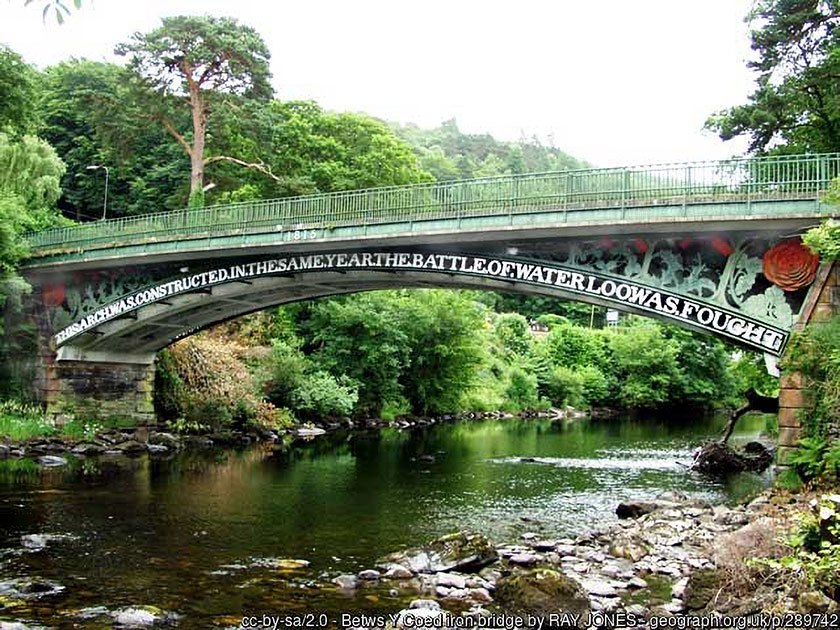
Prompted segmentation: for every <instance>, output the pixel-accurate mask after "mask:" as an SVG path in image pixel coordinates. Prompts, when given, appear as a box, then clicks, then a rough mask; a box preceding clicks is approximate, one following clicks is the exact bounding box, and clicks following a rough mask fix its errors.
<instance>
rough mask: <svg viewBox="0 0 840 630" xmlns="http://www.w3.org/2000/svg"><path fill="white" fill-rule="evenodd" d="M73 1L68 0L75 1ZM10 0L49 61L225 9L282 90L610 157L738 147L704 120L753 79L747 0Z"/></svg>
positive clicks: (17, 20) (28, 40) (88, 53)
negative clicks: (261, 51)
mask: <svg viewBox="0 0 840 630" xmlns="http://www.w3.org/2000/svg"><path fill="white" fill-rule="evenodd" d="M65 2H66V3H67V4H68V5H70V6H72V0H65ZM23 4H24V0H0V42H2V43H4V44H6V45H8V46H10V47H11V48H12V49H14V50H15V51H17V52H18V53H20V54H22V55H23V56H24V58H25V59H26V60H27V61H29V62H30V63H34V64H36V65H38V66H40V67H43V66H47V65H49V64H53V63H56V62H58V61H61V60H63V59H67V58H70V57H74V56H75V57H87V58H90V59H95V60H106V61H117V60H119V61H122V60H121V59H120V58H117V57H115V56H114V54H113V50H114V46H115V45H116V44H117V43H119V42H122V41H125V40H127V39H128V37H129V36H130V35H131V34H132V33H134V32H136V31H141V32H142V31H148V30H151V29H152V28H154V27H156V26H157V25H158V24H159V22H160V17H161V16H166V15H180V14H212V15H230V16H233V17H236V18H238V19H239V20H240V21H241V22H243V23H245V24H249V25H251V26H253V27H255V28H256V29H257V31H259V33H260V34H261V35H262V36H263V38H264V39H265V41H266V43H267V44H268V48H269V50H271V54H272V59H271V69H272V73H273V84H274V87H275V89H276V91H277V96H278V97H279V98H281V99H284V100H287V99H313V100H315V101H317V102H318V103H320V104H321V105H322V106H323V107H325V108H327V109H331V110H336V111H362V112H365V113H368V114H371V115H373V116H376V117H378V118H383V119H386V120H393V121H398V122H401V123H408V122H413V123H416V124H418V125H420V126H422V127H432V126H436V125H437V124H439V123H440V122H441V121H443V120H446V119H449V118H456V119H457V121H458V124H459V126H460V128H461V129H462V130H464V131H467V132H471V133H484V132H487V133H490V134H492V135H493V136H495V137H497V138H499V139H506V140H517V139H518V138H520V137H521V136H522V135H523V134H524V135H526V136H533V135H536V136H538V137H539V138H540V139H541V140H542V141H543V142H552V143H553V144H554V145H555V146H557V147H559V148H561V149H563V150H564V151H566V152H567V153H570V154H572V155H574V156H575V157H579V158H583V159H586V160H589V161H590V162H592V163H594V164H597V165H600V166H616V165H622V164H628V165H629V164H644V163H652V162H666V161H684V160H702V159H713V158H723V157H729V156H732V155H736V154H741V153H742V152H743V150H744V148H745V145H746V143H745V142H740V141H731V142H729V143H723V142H721V141H720V140H718V139H717V138H716V137H715V136H714V135H713V134H710V133H708V132H704V131H703V122H704V121H705V119H706V117H707V116H708V115H709V114H710V113H712V112H715V111H717V110H719V109H721V108H724V107H728V106H731V105H736V104H740V103H742V102H744V101H745V99H746V98H747V96H748V94H749V93H750V92H751V91H752V82H753V77H752V75H751V73H750V72H749V71H748V70H747V69H746V67H745V61H746V60H747V59H748V58H749V57H750V54H751V53H750V49H749V39H748V27H747V25H746V24H745V23H744V21H743V18H744V16H745V15H746V13H747V11H748V10H749V7H750V4H751V0H704V1H702V2H699V1H696V0H600V1H598V2H594V1H587V0H553V1H550V0H542V1H537V0H518V1H516V2H514V1H513V0H509V1H508V2H494V1H493V0H481V1H473V0H443V1H441V0H424V1H423V2H416V3H410V2H406V1H405V0H402V1H401V0H382V1H379V0H296V1H294V2H289V1H286V0H264V1H259V0H236V1H229V0H83V5H82V9H81V10H80V11H74V12H73V15H72V16H71V17H70V18H69V19H68V20H67V21H66V22H65V24H64V25H63V26H58V25H57V24H56V23H55V19H54V17H53V16H50V17H49V18H48V20H47V22H46V23H44V22H42V20H41V10H40V7H41V6H43V5H42V3H41V2H40V0H36V2H34V3H33V4H32V5H31V6H30V7H27V8H24V7H23Z"/></svg>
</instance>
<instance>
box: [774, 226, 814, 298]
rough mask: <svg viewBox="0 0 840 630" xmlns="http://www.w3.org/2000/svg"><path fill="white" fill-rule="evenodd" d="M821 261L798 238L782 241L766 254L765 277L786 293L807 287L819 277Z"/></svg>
mask: <svg viewBox="0 0 840 630" xmlns="http://www.w3.org/2000/svg"><path fill="white" fill-rule="evenodd" d="M819 264H820V259H819V257H818V256H815V255H814V254H812V253H811V250H809V249H808V248H807V247H805V245H803V244H802V241H801V240H799V239H798V238H796V239H790V240H787V241H781V242H780V243H777V244H776V245H774V246H773V247H772V248H770V249H768V250H767V252H766V253H765V254H764V260H763V265H762V267H763V269H764V277H765V278H767V279H768V280H769V281H770V282H772V283H773V284H775V285H776V286H777V287H780V288H781V289H783V290H785V291H796V290H797V289H801V288H802V287H807V286H808V285H809V284H811V283H812V282H813V281H814V277H815V276H816V275H817V267H818V266H819Z"/></svg>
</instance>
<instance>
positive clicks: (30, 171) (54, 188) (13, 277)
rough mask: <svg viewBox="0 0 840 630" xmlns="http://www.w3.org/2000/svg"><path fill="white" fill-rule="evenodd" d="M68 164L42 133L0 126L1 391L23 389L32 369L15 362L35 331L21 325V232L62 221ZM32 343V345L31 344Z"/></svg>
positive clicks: (29, 350) (23, 284) (23, 250)
mask: <svg viewBox="0 0 840 630" xmlns="http://www.w3.org/2000/svg"><path fill="white" fill-rule="evenodd" d="M63 173H64V164H63V163H62V162H61V160H60V159H59V158H58V156H57V155H56V153H55V150H53V148H52V147H51V146H49V145H48V144H47V143H46V142H44V141H43V140H41V139H40V138H36V137H34V136H22V137H19V138H14V137H12V136H9V135H8V134H5V133H2V132H0V314H2V318H0V392H2V393H4V394H8V393H11V392H12V391H13V393H16V394H20V393H21V390H23V389H26V387H29V386H31V383H32V378H31V375H21V374H19V373H17V372H16V368H15V367H14V366H16V365H19V361H16V359H19V358H20V357H21V356H27V355H31V354H32V353H33V352H34V348H33V347H31V345H32V344H31V343H30V342H31V337H30V336H28V335H25V334H23V332H22V331H21V330H19V329H16V330H15V334H8V333H9V329H10V328H11V327H13V325H16V324H18V323H19V322H20V297H21V295H23V294H24V293H26V292H28V291H29V285H28V284H27V283H26V282H25V281H24V280H23V278H21V277H20V276H19V275H18V273H17V267H18V263H19V262H20V260H21V258H22V257H23V256H24V255H25V254H26V248H25V247H24V244H23V243H22V242H21V239H20V235H21V234H22V233H23V232H26V231H29V230H37V229H43V228H46V227H50V226H51V225H54V224H56V223H57V221H58V213H57V212H56V210H55V201H56V199H58V196H59V194H60V189H59V180H60V179H61V175H62V174H63ZM28 344H29V345H28Z"/></svg>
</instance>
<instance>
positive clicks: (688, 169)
mask: <svg viewBox="0 0 840 630" xmlns="http://www.w3.org/2000/svg"><path fill="white" fill-rule="evenodd" d="M690 189H691V165H689V166H686V167H685V184H684V185H683V216H684V217H687V216H688V192H689V190H690Z"/></svg>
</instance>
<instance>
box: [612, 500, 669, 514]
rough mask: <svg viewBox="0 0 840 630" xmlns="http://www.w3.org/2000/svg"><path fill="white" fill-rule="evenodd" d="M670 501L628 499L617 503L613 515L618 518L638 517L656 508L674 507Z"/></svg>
mask: <svg viewBox="0 0 840 630" xmlns="http://www.w3.org/2000/svg"><path fill="white" fill-rule="evenodd" d="M674 505H675V504H674V503H671V502H670V501H630V502H628V503H619V504H618V507H616V508H615V515H616V516H617V517H618V518H639V517H640V516H644V515H645V514H650V513H651V512H655V511H656V510H660V509H664V508H669V507H674Z"/></svg>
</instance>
